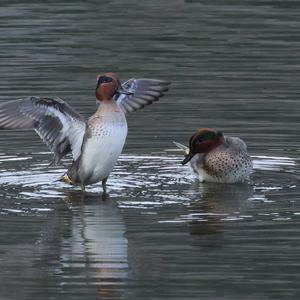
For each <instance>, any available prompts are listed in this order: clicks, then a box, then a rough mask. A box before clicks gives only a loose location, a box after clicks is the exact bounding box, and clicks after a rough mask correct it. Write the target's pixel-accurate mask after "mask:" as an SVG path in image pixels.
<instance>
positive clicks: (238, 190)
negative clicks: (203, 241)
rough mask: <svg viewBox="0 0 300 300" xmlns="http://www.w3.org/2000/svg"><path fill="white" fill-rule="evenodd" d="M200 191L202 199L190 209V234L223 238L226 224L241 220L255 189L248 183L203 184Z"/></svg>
mask: <svg viewBox="0 0 300 300" xmlns="http://www.w3.org/2000/svg"><path fill="white" fill-rule="evenodd" d="M199 191H200V194H201V199H199V201H196V202H194V203H193V204H192V205H191V207H190V209H189V216H190V218H191V221H190V222H189V225H190V232H191V234H193V235H214V236H215V235H217V236H218V238H220V237H222V236H223V230H224V222H225V221H226V220H228V221H229V220H235V219H239V218H241V214H242V213H243V212H245V211H246V210H247V208H248V205H249V202H248V201H246V200H247V199H249V198H251V197H252V195H253V193H254V188H253V186H252V185H250V184H247V183H240V184H214V183H201V184H200V185H199ZM212 240H213V239H212ZM212 240H211V241H212ZM217 240H218V239H216V243H217V244H219V242H220V241H217ZM208 245H209V243H208Z"/></svg>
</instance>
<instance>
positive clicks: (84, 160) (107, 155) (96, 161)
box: [0, 73, 170, 192]
mask: <svg viewBox="0 0 300 300" xmlns="http://www.w3.org/2000/svg"><path fill="white" fill-rule="evenodd" d="M169 84H170V83H169V82H167V81H163V80H155V79H135V78H132V79H129V80H128V81H126V82H125V83H123V84H121V83H120V81H119V79H118V77H117V76H116V75H115V74H114V73H105V74H103V75H99V76H98V77H97V86H96V99H97V101H96V102H98V103H99V104H100V105H99V107H98V109H97V111H96V112H95V114H93V115H92V116H91V117H90V118H89V119H88V120H86V119H85V118H84V117H83V116H82V115H81V114H79V113H77V112H76V111H75V110H74V109H73V108H72V107H71V106H70V105H68V104H67V103H66V102H64V101H63V100H61V99H60V98H48V97H27V98H23V99H18V100H15V101H8V102H5V103H2V104H0V129H34V130H35V131H36V132H37V134H38V135H39V136H40V137H41V139H42V140H43V141H44V142H45V143H46V145H47V146H48V147H49V148H50V150H51V151H52V152H53V153H54V161H55V163H56V164H57V163H58V162H59V161H60V160H61V159H62V158H63V157H64V156H65V155H66V154H68V153H71V154H72V156H73V161H72V164H71V165H70V167H69V168H68V171H67V172H66V174H64V175H63V176H62V177H61V180H62V181H64V182H66V183H69V184H75V185H80V186H81V189H82V191H84V190H85V186H86V185H89V184H93V183H96V182H100V181H102V187H103V191H104V192H106V181H107V179H108V176H109V174H110V172H111V171H112V169H113V167H114V165H115V163H116V161H117V159H118V157H119V155H120V154H121V152H122V149H123V146H124V143H125V140H126V136H127V121H126V117H125V115H126V114H127V113H129V112H132V111H135V110H138V109H140V108H143V107H144V106H146V105H149V104H152V103H153V102H155V101H157V100H159V98H160V97H162V96H163V94H164V92H166V91H167V90H168V88H169Z"/></svg>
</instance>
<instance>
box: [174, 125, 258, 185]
mask: <svg viewBox="0 0 300 300" xmlns="http://www.w3.org/2000/svg"><path fill="white" fill-rule="evenodd" d="M175 144H176V145H177V146H178V147H179V148H181V149H182V150H184V152H185V153H186V155H185V158H184V160H183V161H182V164H186V163H189V165H190V167H191V169H192V171H193V172H194V173H195V174H196V175H197V176H198V178H199V180H200V181H201V182H205V181H206V182H216V183H236V182H243V181H244V180H245V179H246V178H247V177H248V176H249V175H250V174H251V172H252V168H253V163H252V160H251V157H250V155H249V154H248V151H247V146H246V143H245V142H244V141H243V140H242V139H240V138H238V137H231V136H224V135H223V134H222V133H221V132H220V131H216V130H213V129H209V128H201V129H198V130H197V131H196V132H195V133H194V134H193V135H192V137H191V138H190V141H189V147H185V146H183V145H181V144H178V143H175Z"/></svg>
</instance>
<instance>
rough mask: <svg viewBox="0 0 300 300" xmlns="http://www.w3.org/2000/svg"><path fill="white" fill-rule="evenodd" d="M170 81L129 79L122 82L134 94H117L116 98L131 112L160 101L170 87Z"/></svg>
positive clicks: (123, 108) (125, 109)
mask: <svg viewBox="0 0 300 300" xmlns="http://www.w3.org/2000/svg"><path fill="white" fill-rule="evenodd" d="M169 85H170V82H168V81H164V80H158V79H146V78H142V79H135V78H132V79H129V80H127V81H126V82H124V83H123V84H122V86H123V88H124V89H126V90H127V91H130V92H132V93H133V94H132V95H124V94H117V95H116V96H115V100H116V101H117V103H118V105H119V106H120V107H121V109H122V110H123V111H124V113H129V112H132V111H135V110H138V109H141V108H143V107H145V106H146V105H150V104H152V103H153V102H155V101H158V100H159V99H160V98H161V97H162V96H163V95H164V93H165V92H166V91H168V89H169Z"/></svg>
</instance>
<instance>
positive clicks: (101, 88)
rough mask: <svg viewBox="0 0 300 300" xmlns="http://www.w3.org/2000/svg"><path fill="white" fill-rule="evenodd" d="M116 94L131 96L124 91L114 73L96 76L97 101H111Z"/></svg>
mask: <svg viewBox="0 0 300 300" xmlns="http://www.w3.org/2000/svg"><path fill="white" fill-rule="evenodd" d="M116 93H119V94H125V95H132V94H133V93H131V92H130V91H127V90H125V89H124V88H123V87H122V85H121V83H120V80H119V79H118V77H117V75H116V74H114V73H105V74H103V75H98V76H97V86H96V98H97V100H99V101H109V100H112V99H113V97H114V95H115V94H116Z"/></svg>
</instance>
